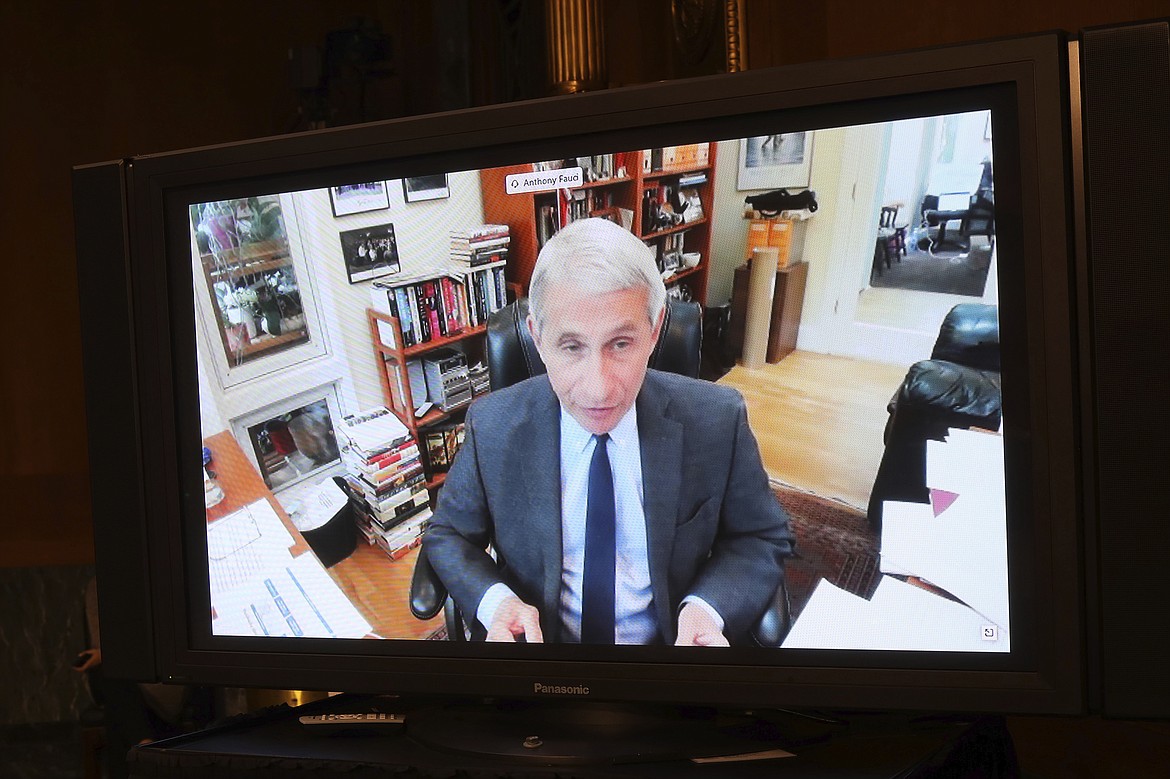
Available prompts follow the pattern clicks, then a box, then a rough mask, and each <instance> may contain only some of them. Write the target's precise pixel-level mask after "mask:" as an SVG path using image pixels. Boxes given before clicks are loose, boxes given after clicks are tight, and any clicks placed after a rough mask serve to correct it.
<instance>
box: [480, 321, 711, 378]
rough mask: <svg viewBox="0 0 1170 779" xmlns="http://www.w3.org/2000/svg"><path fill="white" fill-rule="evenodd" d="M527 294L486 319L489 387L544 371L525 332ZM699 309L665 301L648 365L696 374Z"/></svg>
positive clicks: (700, 333)
mask: <svg viewBox="0 0 1170 779" xmlns="http://www.w3.org/2000/svg"><path fill="white" fill-rule="evenodd" d="M527 319H528V298H521V299H520V300H517V301H515V302H513V303H509V304H508V305H506V306H504V307H503V308H501V309H500V310H499V311H497V312H495V313H494V314H492V315H491V317H490V318H489V319H488V330H487V364H488V375H489V376H490V378H491V385H492V389H493V390H498V389H503V388H504V387H509V386H511V385H513V384H515V383H517V382H520V381H523V380H524V379H527V378H530V377H532V376H539V375H540V374H542V373H545V372H546V368H545V366H544V362H543V361H542V360H541V359H540V354H538V353H537V351H536V343H535V342H533V340H532V334H531V333H529V332H528V325H527V324H526V322H525V320H527ZM702 342H703V309H702V306H700V305H699V304H698V303H687V302H683V301H681V300H673V299H670V300H667V301H666V316H665V319H664V320H663V323H662V331H661V332H660V333H659V334H658V344H657V345H656V346H655V347H654V351H653V352H652V353H651V355H650V360H649V363H648V364H649V367H651V368H654V369H656V370H660V371H668V372H670V373H679V374H682V375H683V376H690V377H691V378H696V379H697V378H698V377H699V363H700V348H701V346H702Z"/></svg>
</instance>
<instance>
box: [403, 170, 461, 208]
mask: <svg viewBox="0 0 1170 779" xmlns="http://www.w3.org/2000/svg"><path fill="white" fill-rule="evenodd" d="M402 194H403V195H404V196H405V197H406V202H407V203H417V202H419V201H420V200H440V199H442V198H445V197H451V187H450V186H449V185H448V183H447V174H446V173H439V174H437V175H434V176H411V177H408V178H404V179H403V180H402Z"/></svg>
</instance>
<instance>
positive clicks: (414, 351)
mask: <svg viewBox="0 0 1170 779" xmlns="http://www.w3.org/2000/svg"><path fill="white" fill-rule="evenodd" d="M486 332H487V325H477V326H476V327H465V328H463V330H461V331H460V332H458V333H456V334H455V335H447V336H443V337H441V338H435V339H433V340H431V341H427V342H426V343H423V344H415V345H414V346H408V347H406V348H405V349H403V350H402V354H403V355H404V356H406V357H408V358H409V357H415V356H417V355H420V354H425V353H426V352H429V351H431V350H432V349H438V348H439V347H442V346H450V345H451V344H457V343H459V342H460V341H465V340H467V339H468V338H475V337H476V336H479V335H483V334H484V333H486Z"/></svg>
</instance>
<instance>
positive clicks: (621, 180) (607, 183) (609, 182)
mask: <svg viewBox="0 0 1170 779" xmlns="http://www.w3.org/2000/svg"><path fill="white" fill-rule="evenodd" d="M634 181H635V178H634V177H633V176H622V177H616V176H615V177H614V178H609V179H598V180H597V181H587V182H586V183H584V184H582V185H581V186H579V187H573V189H596V188H597V187H613V186H618V185H620V184H631V183H633V182H634Z"/></svg>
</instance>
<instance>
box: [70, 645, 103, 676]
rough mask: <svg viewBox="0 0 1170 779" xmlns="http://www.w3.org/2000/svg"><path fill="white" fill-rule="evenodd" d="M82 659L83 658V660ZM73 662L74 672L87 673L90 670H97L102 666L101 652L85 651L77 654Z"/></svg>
mask: <svg viewBox="0 0 1170 779" xmlns="http://www.w3.org/2000/svg"><path fill="white" fill-rule="evenodd" d="M82 658H84V660H83V659H82ZM78 661H81V662H78ZM73 662H74V663H75V665H74V666H73V669H74V670H76V671H88V670H89V669H91V668H97V667H98V666H99V665H101V664H102V650H100V649H87V650H85V651H84V652H82V653H81V654H79V655H78V656H77V660H74V661H73Z"/></svg>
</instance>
